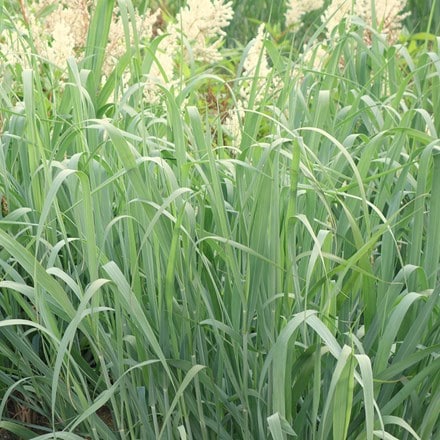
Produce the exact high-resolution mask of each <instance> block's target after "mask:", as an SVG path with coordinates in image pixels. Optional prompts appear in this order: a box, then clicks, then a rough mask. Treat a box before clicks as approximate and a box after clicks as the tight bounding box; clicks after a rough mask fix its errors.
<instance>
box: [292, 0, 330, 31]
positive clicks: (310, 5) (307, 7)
mask: <svg viewBox="0 0 440 440" xmlns="http://www.w3.org/2000/svg"><path fill="white" fill-rule="evenodd" d="M323 6H324V0H290V1H289V2H288V3H287V11H286V14H285V19H286V26H288V27H290V26H292V27H295V26H298V25H300V24H301V20H302V18H303V15H304V14H307V13H308V12H311V11H315V10H317V9H320V8H322V7H323Z"/></svg>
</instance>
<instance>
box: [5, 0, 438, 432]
mask: <svg viewBox="0 0 440 440" xmlns="http://www.w3.org/2000/svg"><path fill="white" fill-rule="evenodd" d="M119 3H120V5H122V9H121V11H126V12H127V13H121V17H122V19H123V20H124V26H125V29H126V32H127V36H130V34H133V36H134V37H135V38H134V41H135V42H136V41H138V40H137V39H136V37H137V35H136V29H133V27H132V26H131V22H130V20H129V16H130V13H131V12H130V11H133V7H132V5H131V3H130V2H129V1H124V2H119ZM124 5H125V7H126V9H123V8H124ZM112 10H113V2H111V1H107V0H98V1H97V2H96V8H95V9H94V13H93V14H92V18H91V24H90V27H89V30H88V36H87V45H86V49H85V54H84V57H83V59H81V60H79V61H76V60H75V59H73V58H69V59H68V60H67V64H66V68H65V70H64V71H63V73H62V74H60V72H59V71H58V70H56V69H54V68H53V67H51V66H50V65H49V64H47V63H45V62H44V61H42V60H41V58H39V57H38V56H37V55H36V54H32V50H31V49H32V48H30V49H29V47H28V46H27V45H28V44H30V43H32V42H31V41H29V40H26V39H25V38H24V37H23V38H22V39H21V40H20V44H22V45H23V46H24V47H27V48H28V49H27V53H28V58H27V65H25V66H21V67H20V66H17V67H15V68H14V70H12V71H11V70H8V71H6V70H5V71H4V72H3V76H2V83H1V87H0V100H1V113H0V114H1V119H0V121H1V137H0V194H1V197H2V215H1V217H0V317H1V321H0V434H1V435H3V436H5V437H6V436H7V435H9V437H10V438H13V437H12V436H13V434H15V435H16V436H17V437H18V438H22V439H33V438H36V439H55V438H56V439H69V440H70V439H96V440H98V439H100V440H102V439H109V440H111V439H154V438H155V439H173V438H178V439H203V440H205V439H211V438H212V439H214V438H219V439H225V440H226V439H231V440H232V439H266V438H272V439H274V440H281V439H289V438H298V439H313V440H324V439H329V438H330V439H335V440H342V439H353V440H373V439H386V440H391V439H399V440H406V439H408V440H409V439H421V440H435V439H437V438H439V436H440V421H439V407H440V375H439V371H440V356H439V355H440V327H439V323H440V320H439V313H440V305H439V295H440V287H439V259H440V258H439V257H440V246H439V243H440V222H439V218H440V142H439V135H438V133H439V131H440V119H439V118H440V39H439V38H437V37H435V36H433V35H432V36H430V37H429V40H426V41H425V43H424V44H417V45H416V46H414V45H410V44H407V43H402V44H399V43H396V44H394V45H390V44H388V42H387V41H386V40H385V37H384V36H383V35H381V34H380V33H377V32H375V30H374V29H371V28H370V29H367V30H365V28H364V26H365V25H364V24H363V22H362V21H359V20H358V21H356V20H353V21H352V26H351V27H349V28H347V29H344V28H343V26H341V27H339V28H338V29H335V30H334V32H333V33H332V35H331V38H330V40H328V41H327V42H326V44H325V48H324V49H325V54H324V55H323V52H319V54H318V49H319V46H317V45H315V44H314V43H318V42H317V41H316V40H314V39H312V40H310V41H309V42H308V46H307V48H306V50H305V52H304V54H303V55H300V56H298V57H295V58H292V57H291V56H290V55H291V53H289V50H286V49H285V47H278V46H277V45H276V44H274V43H273V42H272V41H271V40H270V38H268V37H267V38H266V39H265V40H264V44H263V47H262V50H261V51H260V58H259V61H258V63H257V65H256V68H255V70H253V71H251V70H246V66H247V65H248V64H246V63H247V61H246V59H247V58H246V57H247V55H249V53H252V47H254V46H252V45H248V46H246V47H245V48H244V49H243V51H242V52H237V51H233V52H232V51H229V52H225V53H227V54H228V55H227V56H226V55H225V59H223V60H220V61H219V62H217V63H214V64H213V65H212V66H211V67H209V68H208V69H207V70H205V69H203V68H201V67H197V64H195V63H193V64H191V61H185V60H184V59H183V58H182V61H181V71H180V75H181V77H180V78H181V82H180V83H176V84H175V85H174V86H173V87H171V88H167V87H165V86H163V85H160V84H159V85H158V86H157V87H158V88H157V89H155V90H158V93H160V96H161V100H160V101H159V102H152V101H149V100H148V99H146V98H145V92H144V89H145V88H144V86H145V84H144V82H143V81H144V78H145V75H144V74H147V73H148V72H149V70H150V69H151V68H152V67H151V66H152V65H153V64H154V60H155V59H157V57H156V54H155V50H156V48H157V45H158V44H159V43H158V42H159V40H160V38H163V37H161V36H160V35H159V36H157V37H156V39H155V40H153V41H152V42H151V44H149V45H147V46H146V48H140V47H139V46H136V43H135V45H134V46H133V47H130V46H129V45H128V47H127V53H126V54H125V55H124V56H122V57H121V58H120V59H119V60H118V62H117V63H116V65H115V66H114V68H113V71H112V73H111V74H110V75H109V76H108V77H105V76H104V79H102V78H103V77H102V70H103V66H104V63H105V47H106V43H107V38H108V36H107V34H108V32H109V30H108V29H109V26H110V21H111V17H112ZM3 12H4V14H3V16H2V17H3V19H2V23H1V26H3V30H6V31H7V32H12V31H13V28H14V23H13V22H11V21H10V19H9V18H8V10H7V8H6V9H4V10H3ZM317 35H318V34H315V37H313V38H315V39H316V38H317ZM366 35H368V38H365V36H366ZM252 38H253V36H251V37H250V38H248V40H251V39H252ZM263 49H264V50H263ZM319 50H320V49H319ZM266 53H267V54H268V57H269V58H268V60H267V63H268V65H269V66H270V69H269V70H268V71H267V72H266V74H267V75H268V76H267V77H266V78H265V79H264V81H263V82H261V77H260V71H262V70H263V69H262V68H263V66H264V65H265V63H266V59H265V57H266ZM237 54H238V55H237ZM315 55H316V56H315ZM318 61H319V63H318ZM185 62H188V63H189V64H185ZM185 66H187V67H185ZM188 66H189V67H188ZM127 71H129V72H130V76H129V78H128V79H127V77H126V76H125V75H124V74H123V72H127ZM57 72H58V73H57ZM262 84H263V86H262ZM150 87H151V84H150ZM244 87H245V88H246V90H247V91H248V93H249V94H248V95H247V98H246V99H247V100H246V105H241V107H238V105H239V103H240V102H242V101H240V100H242V99H243V97H242V94H241V91H242V90H243V88H244ZM234 111H235V113H237V114H239V116H240V118H239V119H238V121H239V130H240V132H239V136H232V134H231V132H230V131H228V128H227V126H226V124H225V119H226V117H227V116H228V115H229V116H231V115H233V114H234ZM6 438H8V437H6Z"/></svg>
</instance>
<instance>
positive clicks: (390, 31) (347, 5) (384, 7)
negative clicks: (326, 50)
mask: <svg viewBox="0 0 440 440" xmlns="http://www.w3.org/2000/svg"><path fill="white" fill-rule="evenodd" d="M405 5H406V2H405V0H376V1H374V11H375V12H373V7H372V2H371V0H335V1H333V2H332V3H330V5H329V7H328V8H327V9H326V11H325V12H324V14H323V17H322V19H323V22H324V24H325V26H326V28H327V38H330V36H331V33H332V31H333V30H334V29H335V28H336V27H337V26H338V25H339V24H340V23H341V22H342V20H344V19H345V20H346V25H348V26H349V25H350V17H351V15H352V14H355V15H357V16H358V17H360V18H362V19H363V20H364V21H365V23H366V24H367V25H368V26H372V27H374V25H375V24H376V25H377V27H378V29H379V30H380V31H382V32H383V33H385V34H387V35H388V37H389V39H390V41H394V40H395V39H396V37H397V34H398V33H399V32H400V30H401V29H402V22H403V20H404V19H405V18H406V17H407V16H408V13H402V11H403V9H404V8H405ZM373 14H374V16H373Z"/></svg>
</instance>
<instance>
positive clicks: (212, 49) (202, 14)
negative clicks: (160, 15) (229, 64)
mask: <svg viewBox="0 0 440 440" xmlns="http://www.w3.org/2000/svg"><path fill="white" fill-rule="evenodd" d="M233 16H234V11H233V10H232V2H226V3H225V2H224V0H213V1H210V0H188V2H187V5H186V6H184V7H182V8H181V9H180V11H179V13H178V14H177V16H176V22H175V23H172V24H170V25H169V26H168V27H167V33H169V34H170V36H171V38H172V41H173V42H174V47H173V48H174V49H175V50H176V51H177V50H178V49H179V47H182V48H183V47H184V46H183V44H178V43H179V42H181V39H182V37H183V38H186V40H187V41H188V42H189V43H190V45H191V48H192V52H193V57H194V59H195V60H197V61H204V62H214V61H218V60H220V59H221V55H220V52H219V51H218V49H219V47H220V46H221V44H222V43H223V37H224V35H225V31H224V30H223V28H225V27H227V26H228V25H229V23H230V21H231V20H232V18H233Z"/></svg>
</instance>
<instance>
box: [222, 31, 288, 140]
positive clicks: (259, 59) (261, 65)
mask: <svg viewBox="0 0 440 440" xmlns="http://www.w3.org/2000/svg"><path fill="white" fill-rule="evenodd" d="M265 39H266V32H265V24H264V23H263V24H261V25H260V26H259V28H258V32H257V36H256V37H255V38H254V39H253V40H252V41H251V42H250V43H249V50H248V53H247V54H246V58H245V60H244V62H243V79H242V80H241V81H240V89H239V90H240V91H239V96H238V99H237V102H236V103H235V109H234V111H233V112H229V115H228V117H227V118H226V119H225V121H224V123H223V127H224V128H225V130H226V131H227V132H228V133H229V135H230V137H231V138H232V139H233V140H234V143H235V145H236V146H237V145H239V144H240V142H241V125H242V122H243V119H244V116H245V113H246V109H247V108H248V107H249V104H250V100H251V98H252V97H253V105H252V107H253V108H255V107H257V106H258V105H259V104H261V102H262V100H263V98H264V96H265V94H266V93H273V92H274V91H275V90H277V89H279V86H280V82H279V80H277V79H274V78H272V76H273V74H272V69H271V68H270V67H269V64H268V61H267V51H266V48H265V47H264V41H265ZM269 80H270V81H272V82H271V83H268V81H269ZM252 95H253V96H252Z"/></svg>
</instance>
